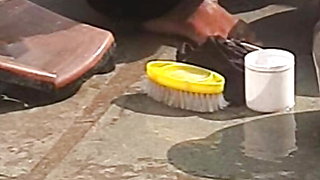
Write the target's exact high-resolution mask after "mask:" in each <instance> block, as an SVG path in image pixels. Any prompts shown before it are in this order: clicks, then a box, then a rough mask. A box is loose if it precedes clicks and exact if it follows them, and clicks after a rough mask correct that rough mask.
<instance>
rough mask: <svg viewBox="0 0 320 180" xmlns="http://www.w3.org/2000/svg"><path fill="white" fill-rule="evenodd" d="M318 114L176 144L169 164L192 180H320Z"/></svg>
mask: <svg viewBox="0 0 320 180" xmlns="http://www.w3.org/2000/svg"><path fill="white" fill-rule="evenodd" d="M319 117H320V112H310V113H301V114H290V115H281V116H277V117H270V118H264V119H260V120H256V121H252V122H249V123H245V124H242V125H239V126H235V127H232V128H228V129H224V130H221V131H219V132H216V133H214V134H212V135H210V136H208V137H206V138H204V139H198V140H192V141H186V142H182V143H179V144H176V145H175V146H173V147H172V148H171V149H170V150H169V151H168V159H169V161H170V163H171V164H173V165H174V166H175V167H177V168H178V169H180V170H182V171H184V172H187V173H189V174H192V175H196V176H201V177H209V178H218V179H233V180H244V179H250V180H252V179H254V180H271V179H275V180H290V179H293V180H295V179H296V180H302V179H304V180H315V179H320V171H319V168H320V118H319Z"/></svg>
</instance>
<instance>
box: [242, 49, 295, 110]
mask: <svg viewBox="0 0 320 180" xmlns="http://www.w3.org/2000/svg"><path fill="white" fill-rule="evenodd" d="M294 64H295V57H294V55H293V54H292V53H291V52H288V51H285V50H280V49H263V50H257V51H253V52H251V53H249V54H247V55H246V56H245V97H246V104H247V106H248V107H249V108H250V109H252V110H255V111H259V112H277V111H283V110H285V109H288V108H292V107H293V106H294V105H295V98H294V94H295V90H294V89H295V87H294Z"/></svg>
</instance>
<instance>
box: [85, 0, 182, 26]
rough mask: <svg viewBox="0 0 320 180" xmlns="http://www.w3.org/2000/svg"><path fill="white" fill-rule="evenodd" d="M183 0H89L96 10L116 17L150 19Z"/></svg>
mask: <svg viewBox="0 0 320 180" xmlns="http://www.w3.org/2000/svg"><path fill="white" fill-rule="evenodd" d="M181 1H182V0H158V1H152V0H88V2H89V4H90V5H91V6H92V7H93V8H95V9H96V10H98V11H100V12H102V13H104V14H106V15H108V16H110V17H114V18H128V19H135V20H142V21H144V20H149V19H153V18H156V17H159V16H161V15H163V14H165V13H166V12H168V11H170V10H171V9H173V8H174V7H176V6H177V5H178V4H179V3H180V2H181Z"/></svg>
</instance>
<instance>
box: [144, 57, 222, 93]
mask: <svg viewBox="0 0 320 180" xmlns="http://www.w3.org/2000/svg"><path fill="white" fill-rule="evenodd" d="M147 76H148V77H149V78H150V79H151V80H153V81H155V82H157V83H158V84H161V85H163V86H166V87H169V88H173V89H177V90H181V91H187V92H194V93H201V94H220V93H222V92H223V90H224V84H225V79H224V77H223V76H221V75H220V74H218V73H216V72H213V71H210V70H207V69H204V68H201V67H197V66H193V65H189V64H185V63H180V62H175V61H161V60H159V61H151V62H149V63H147Z"/></svg>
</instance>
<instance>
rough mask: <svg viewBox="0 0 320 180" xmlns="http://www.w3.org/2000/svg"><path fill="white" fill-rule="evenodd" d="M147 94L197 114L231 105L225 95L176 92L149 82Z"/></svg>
mask: <svg viewBox="0 0 320 180" xmlns="http://www.w3.org/2000/svg"><path fill="white" fill-rule="evenodd" d="M145 93H146V94H147V95H148V96H150V97H152V98H153V99H154V100H156V101H159V102H162V103H165V104H167V105H169V106H172V107H177V108H180V109H186V110H191V111H197V112H214V111H217V110H219V109H223V108H225V107H226V106H228V105H229V103H228V102H227V101H226V100H225V99H224V97H223V94H199V93H192V92H186V91H180V90H175V89H172V88H167V87H164V86H162V85H159V84H157V83H155V82H153V81H152V80H148V82H147V83H146V87H145Z"/></svg>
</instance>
